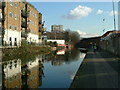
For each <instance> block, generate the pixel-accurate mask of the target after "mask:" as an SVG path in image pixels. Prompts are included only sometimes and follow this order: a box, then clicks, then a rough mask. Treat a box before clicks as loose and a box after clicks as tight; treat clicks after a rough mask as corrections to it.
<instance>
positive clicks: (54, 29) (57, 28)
mask: <svg viewBox="0 0 120 90" xmlns="http://www.w3.org/2000/svg"><path fill="white" fill-rule="evenodd" d="M51 31H52V32H58V33H59V32H63V25H52V26H51Z"/></svg>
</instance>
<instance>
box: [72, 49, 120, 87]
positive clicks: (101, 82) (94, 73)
mask: <svg viewBox="0 0 120 90" xmlns="http://www.w3.org/2000/svg"><path fill="white" fill-rule="evenodd" d="M118 61H119V58H118V57H116V56H114V55H112V54H109V53H107V52H105V51H102V50H100V51H97V52H95V53H94V52H93V51H89V52H88V53H87V55H86V56H85V58H84V60H83V62H82V64H81V65H80V67H79V69H78V71H77V73H76V76H75V77H74V80H73V82H72V84H71V86H70V88H118V86H119V85H118Z"/></svg>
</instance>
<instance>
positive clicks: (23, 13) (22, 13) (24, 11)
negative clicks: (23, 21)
mask: <svg viewBox="0 0 120 90" xmlns="http://www.w3.org/2000/svg"><path fill="white" fill-rule="evenodd" d="M21 16H22V17H24V18H27V17H28V13H27V11H26V10H21Z"/></svg>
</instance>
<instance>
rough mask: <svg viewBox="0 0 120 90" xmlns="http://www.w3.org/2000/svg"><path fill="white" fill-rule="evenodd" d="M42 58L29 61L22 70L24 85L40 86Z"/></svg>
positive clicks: (28, 86) (29, 86) (30, 86)
mask: <svg viewBox="0 0 120 90" xmlns="http://www.w3.org/2000/svg"><path fill="white" fill-rule="evenodd" d="M42 65H43V64H42V58H41V57H37V58H36V60H34V61H29V62H28V63H27V64H26V65H25V66H24V67H22V68H23V70H22V74H23V75H22V79H24V80H23V85H22V87H27V88H38V87H39V86H41V84H42Z"/></svg>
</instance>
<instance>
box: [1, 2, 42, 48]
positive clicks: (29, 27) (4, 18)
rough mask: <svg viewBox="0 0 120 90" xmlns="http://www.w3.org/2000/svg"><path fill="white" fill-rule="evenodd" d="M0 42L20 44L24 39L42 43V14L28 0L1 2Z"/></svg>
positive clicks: (13, 44) (6, 44) (10, 44)
mask: <svg viewBox="0 0 120 90" xmlns="http://www.w3.org/2000/svg"><path fill="white" fill-rule="evenodd" d="M0 5H1V7H0V25H1V30H0V31H1V32H0V43H1V44H2V45H5V46H20V45H21V41H22V40H26V41H27V43H28V44H30V43H33V42H34V43H40V41H41V38H39V37H40V35H41V30H42V29H41V28H42V14H41V13H40V12H39V11H38V10H37V9H36V8H35V7H34V6H33V5H31V4H30V3H28V2H23V1H21V2H13V1H12V0H10V1H9V2H0Z"/></svg>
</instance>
